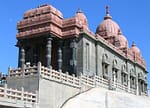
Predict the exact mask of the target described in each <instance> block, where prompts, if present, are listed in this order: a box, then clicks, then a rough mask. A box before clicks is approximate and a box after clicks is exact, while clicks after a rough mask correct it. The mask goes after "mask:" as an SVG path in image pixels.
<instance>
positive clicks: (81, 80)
mask: <svg viewBox="0 0 150 108" xmlns="http://www.w3.org/2000/svg"><path fill="white" fill-rule="evenodd" d="M22 70H23V71H24V72H22ZM34 74H39V75H38V76H41V77H42V78H45V79H48V80H53V81H57V82H60V83H63V84H67V85H69V86H73V87H77V88H82V86H89V87H103V88H107V89H108V88H110V86H111V87H112V88H114V89H116V90H119V91H125V92H129V93H131V94H136V89H132V88H129V87H128V86H127V85H123V84H121V83H118V82H113V81H110V80H108V79H104V78H102V77H100V76H93V77H88V76H85V75H81V76H80V77H75V75H72V76H71V75H69V73H68V72H66V73H62V72H61V71H56V70H54V69H52V68H47V67H44V66H41V63H38V66H33V67H30V66H29V67H26V68H24V69H10V70H9V75H8V76H10V77H16V76H21V75H26V76H27V75H34Z"/></svg>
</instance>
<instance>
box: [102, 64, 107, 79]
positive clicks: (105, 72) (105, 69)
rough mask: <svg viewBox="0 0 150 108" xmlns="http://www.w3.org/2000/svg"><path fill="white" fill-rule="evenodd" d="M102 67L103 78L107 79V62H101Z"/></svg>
mask: <svg viewBox="0 0 150 108" xmlns="http://www.w3.org/2000/svg"><path fill="white" fill-rule="evenodd" d="M102 68H103V78H105V79H108V64H105V63H103V64H102Z"/></svg>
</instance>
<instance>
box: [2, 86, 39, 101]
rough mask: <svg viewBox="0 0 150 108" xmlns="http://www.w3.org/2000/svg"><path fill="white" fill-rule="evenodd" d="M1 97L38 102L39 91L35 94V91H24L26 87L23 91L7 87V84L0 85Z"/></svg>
mask: <svg viewBox="0 0 150 108" xmlns="http://www.w3.org/2000/svg"><path fill="white" fill-rule="evenodd" d="M0 97H4V98H8V99H13V100H20V101H25V102H28V103H35V102H37V93H35V94H34V93H29V92H26V91H24V88H22V89H21V91H19V90H17V89H11V88H7V85H6V84H5V86H4V87H0Z"/></svg>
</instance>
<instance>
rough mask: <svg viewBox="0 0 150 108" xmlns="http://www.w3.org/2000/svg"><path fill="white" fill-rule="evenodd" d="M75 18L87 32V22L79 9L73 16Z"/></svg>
mask: <svg viewBox="0 0 150 108" xmlns="http://www.w3.org/2000/svg"><path fill="white" fill-rule="evenodd" d="M75 18H76V19H77V21H78V22H79V24H81V25H83V28H86V29H87V30H88V21H87V18H86V16H85V15H84V13H83V12H82V11H81V9H78V11H77V12H76V14H75Z"/></svg>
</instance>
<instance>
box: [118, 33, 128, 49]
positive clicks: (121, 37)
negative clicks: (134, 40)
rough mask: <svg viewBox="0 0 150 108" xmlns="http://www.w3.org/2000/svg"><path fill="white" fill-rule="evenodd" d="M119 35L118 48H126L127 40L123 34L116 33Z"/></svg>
mask: <svg viewBox="0 0 150 108" xmlns="http://www.w3.org/2000/svg"><path fill="white" fill-rule="evenodd" d="M118 36H119V42H120V48H127V47H128V41H127V39H126V37H125V36H124V35H122V34H121V33H120V34H119V35H118Z"/></svg>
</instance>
